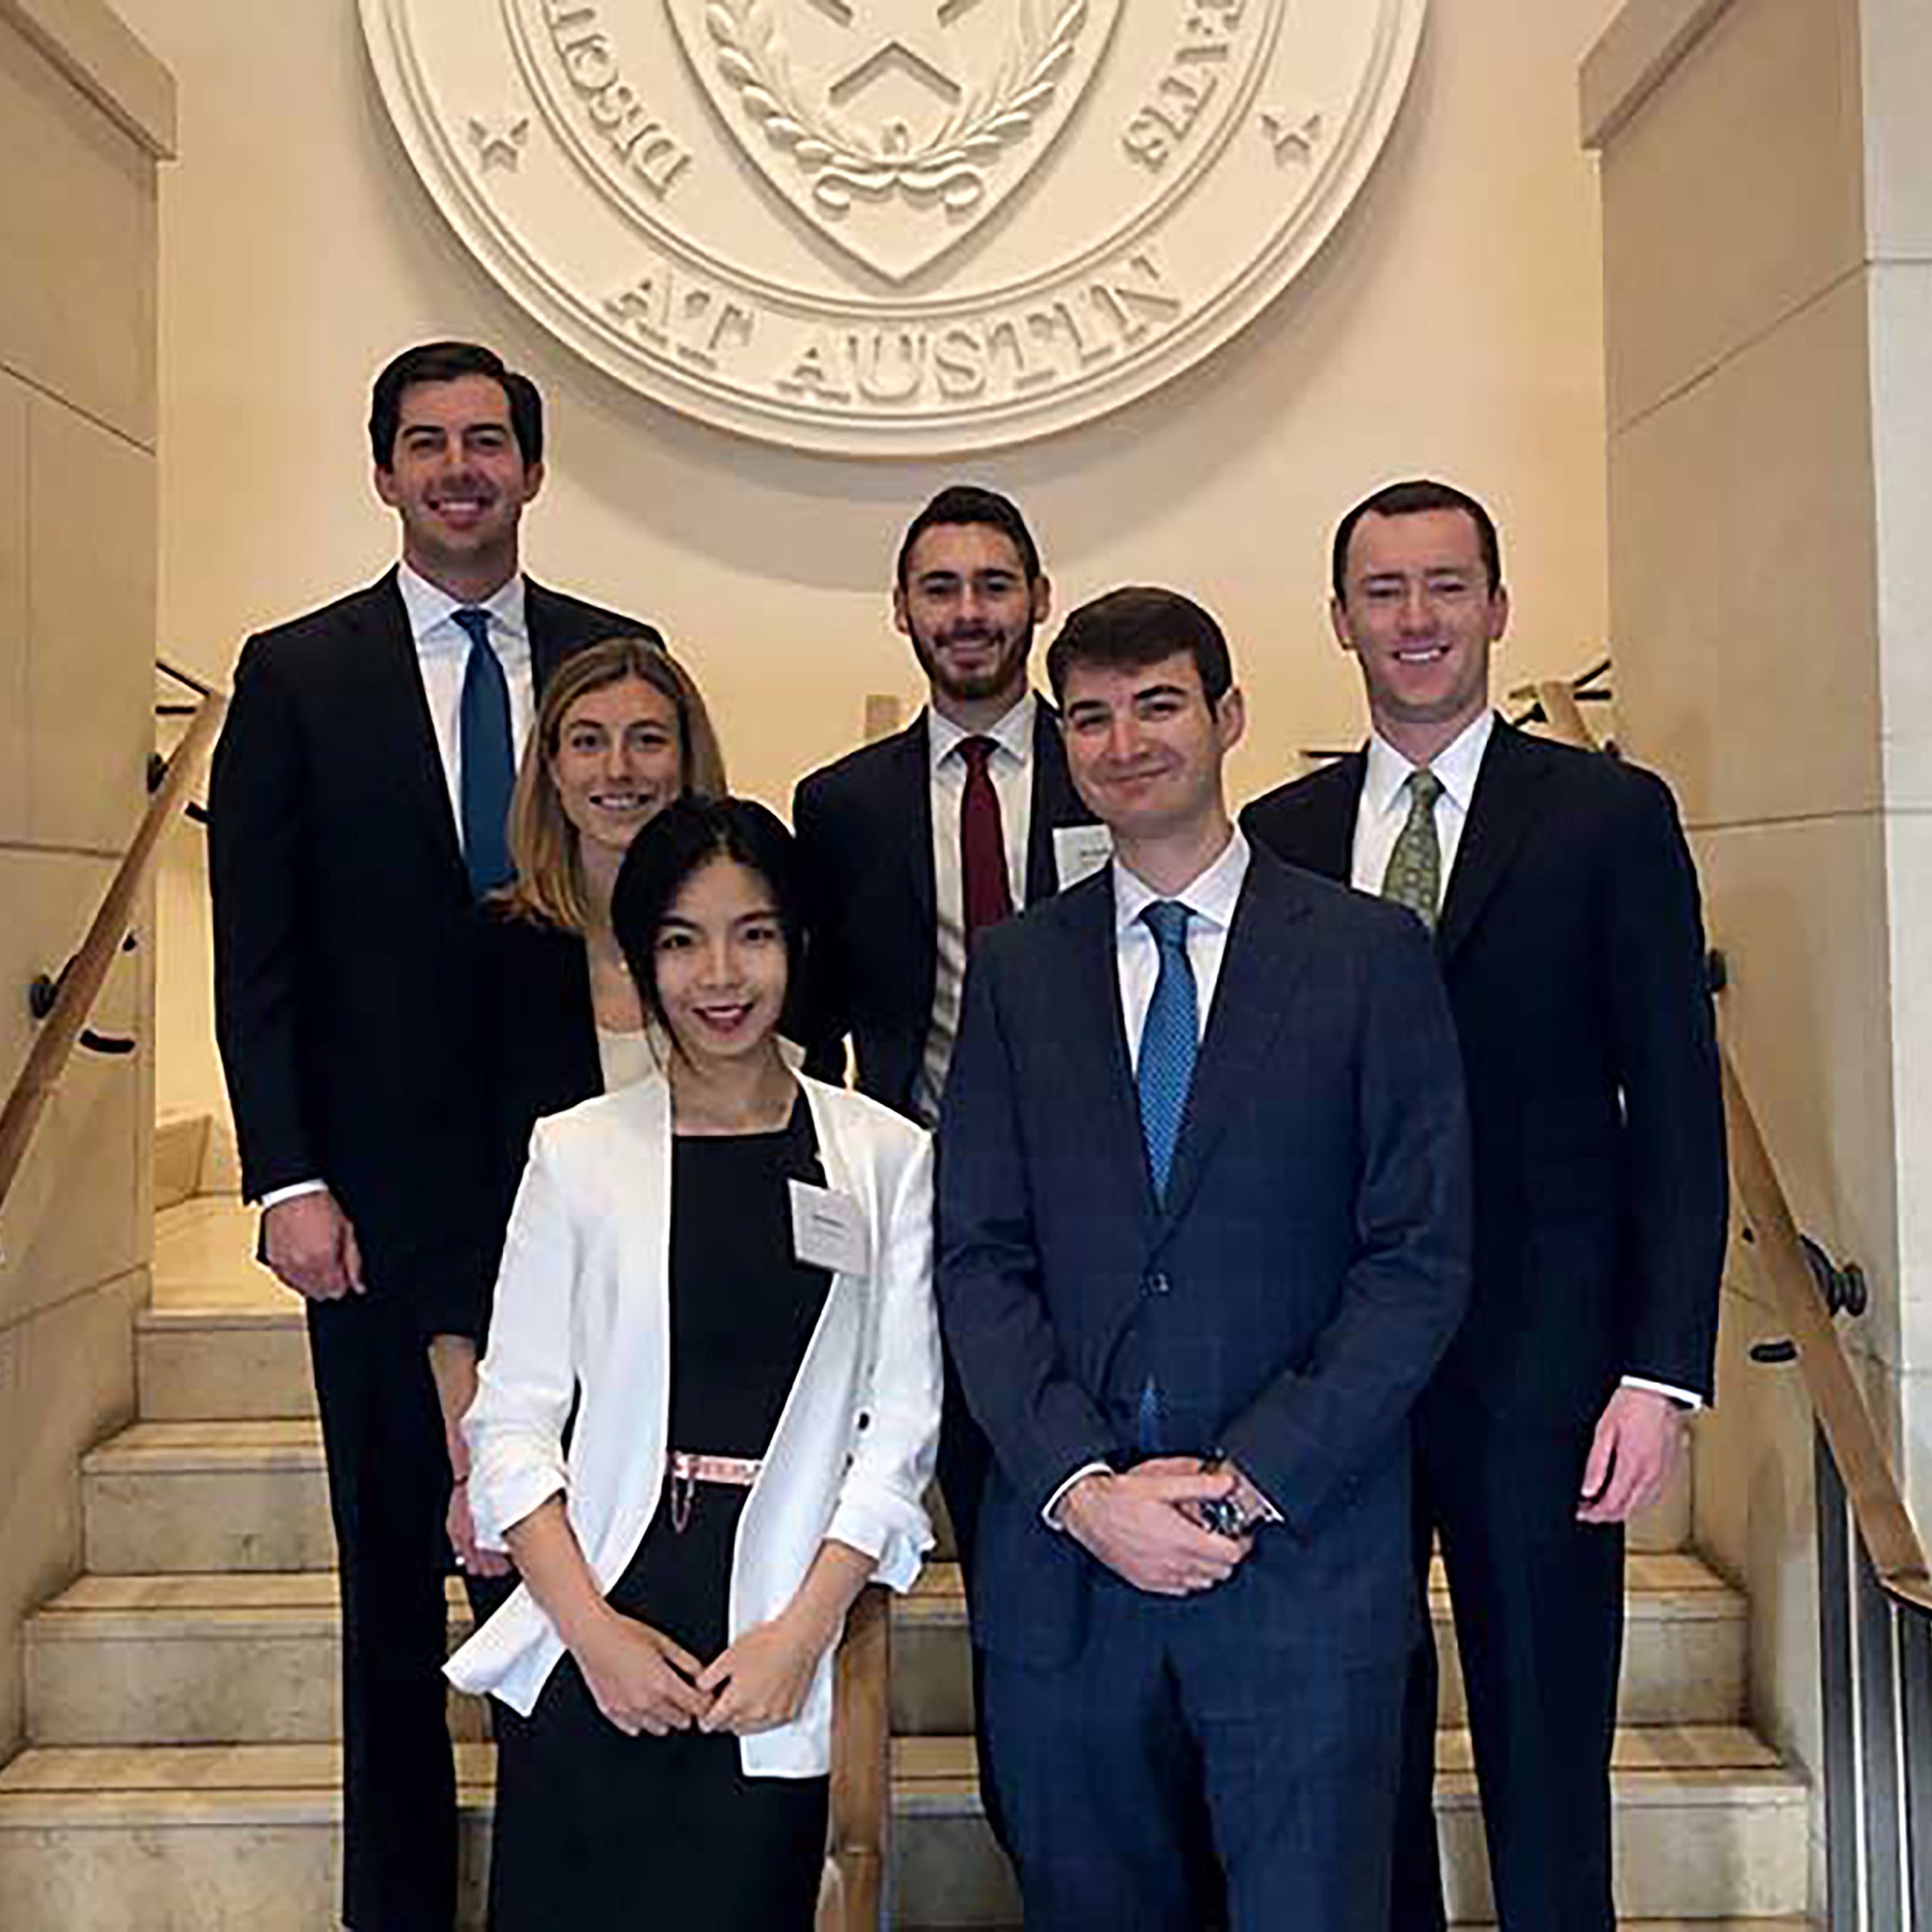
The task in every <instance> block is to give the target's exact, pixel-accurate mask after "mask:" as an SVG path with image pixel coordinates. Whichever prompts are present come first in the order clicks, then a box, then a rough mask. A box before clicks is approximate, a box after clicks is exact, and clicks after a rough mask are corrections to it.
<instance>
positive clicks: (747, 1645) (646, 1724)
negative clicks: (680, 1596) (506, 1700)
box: [576, 1611, 831, 1737]
mask: <svg viewBox="0 0 1932 1932" xmlns="http://www.w3.org/2000/svg"><path fill="white" fill-rule="evenodd" d="M830 1641H831V1633H828V1632H827V1633H819V1632H815V1631H813V1630H811V1629H807V1628H806V1627H805V1626H804V1624H803V1622H802V1621H801V1620H798V1619H795V1618H794V1617H791V1616H777V1617H774V1619H773V1620H771V1621H770V1623H767V1624H754V1625H753V1627H752V1628H751V1629H749V1630H747V1631H746V1632H745V1633H744V1635H743V1636H742V1637H740V1638H739V1639H738V1640H737V1642H736V1643H734V1644H732V1645H729V1647H728V1648H727V1649H725V1650H724V1651H723V1652H721V1653H720V1654H719V1655H718V1656H717V1657H714V1658H712V1661H711V1662H709V1663H708V1664H704V1663H700V1662H699V1661H698V1659H697V1658H696V1657H693V1656H692V1655H691V1653H690V1652H689V1651H688V1650H686V1649H683V1646H682V1645H679V1644H677V1643H675V1642H674V1641H672V1640H671V1638H670V1637H667V1636H666V1635H665V1634H664V1633H663V1631H661V1630H654V1629H652V1628H651V1627H650V1624H641V1623H639V1622H638V1621H637V1620H635V1619H634V1618H631V1617H627V1616H621V1615H619V1614H618V1613H617V1612H615V1611H613V1612H610V1613H609V1616H608V1617H607V1618H605V1619H604V1620H601V1622H600V1624H599V1625H598V1628H597V1633H596V1634H595V1635H594V1636H593V1637H592V1638H591V1639H590V1640H589V1641H586V1642H585V1643H584V1644H583V1645H580V1647H579V1649H577V1651H576V1659H577V1666H578V1668H579V1669H580V1670H582V1671H583V1673H584V1682H585V1683H586V1684H587V1685H588V1686H589V1688H590V1694H591V1695H592V1697H593V1698H594V1699H596V1700H597V1708H598V1709H599V1710H600V1711H602V1712H603V1713H604V1715H605V1716H606V1717H607V1718H609V1720H610V1721H611V1723H613V1724H615V1725H616V1726H617V1728H618V1729H619V1730H620V1731H621V1732H624V1734H625V1736H628V1737H635V1736H638V1734H639V1733H640V1732H647V1733H648V1734H649V1735H650V1736H652V1737H664V1736H669V1734H670V1733H671V1732H673V1731H689V1730H691V1729H692V1728H696V1729H697V1730H700V1731H704V1732H729V1734H730V1735H731V1736H734V1737H748V1736H751V1735H752V1734H753V1732H759V1731H770V1730H772V1729H774V1728H776V1727H777V1726H778V1725H780V1724H790V1723H791V1720H792V1719H794V1718H795V1717H796V1716H797V1715H798V1714H799V1707H800V1706H801V1705H803V1703H804V1702H805V1694H806V1692H807V1690H809V1689H810V1687H811V1676H812V1673H813V1671H814V1670H816V1669H817V1668H818V1663H819V1658H820V1657H822V1656H823V1655H824V1653H825V1649H826V1647H827V1645H828V1644H829V1643H830Z"/></svg>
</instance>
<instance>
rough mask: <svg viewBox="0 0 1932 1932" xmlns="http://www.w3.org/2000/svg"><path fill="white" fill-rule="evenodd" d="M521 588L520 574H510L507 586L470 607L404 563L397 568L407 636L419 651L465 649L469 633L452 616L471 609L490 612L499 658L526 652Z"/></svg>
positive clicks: (527, 639)
mask: <svg viewBox="0 0 1932 1932" xmlns="http://www.w3.org/2000/svg"><path fill="white" fill-rule="evenodd" d="M396 588H397V589H398V591H400V592H402V595H403V609H404V610H405V611H407V613H409V634H410V635H411V637H412V638H415V644H416V649H417V650H418V651H419V652H421V651H431V650H456V648H458V647H459V646H460V647H461V648H462V649H464V650H468V649H469V633H468V632H467V631H465V630H464V629H463V627H462V625H460V624H458V623H457V622H456V620H455V618H454V617H453V616H452V613H453V612H456V611H459V610H469V609H481V610H486V611H488V612H489V634H490V642H492V643H493V645H494V646H496V648H497V654H498V655H500V656H502V655H510V656H514V655H515V654H517V653H518V650H527V649H528V647H529V644H530V628H529V625H528V622H527V621H526V617H525V616H524V608H523V588H524V587H523V573H522V571H520V570H519V571H515V572H512V573H511V575H510V581H509V582H508V583H506V584H504V585H503V586H502V588H500V589H498V590H497V591H496V592H494V593H493V594H492V595H491V596H489V597H485V598H484V599H483V601H482V602H481V604H480V605H471V604H469V603H467V602H465V601H464V599H462V598H461V597H452V596H451V595H450V594H449V592H448V591H446V590H444V588H442V587H441V586H440V585H439V584H432V583H431V582H430V580H429V579H428V578H427V577H426V576H423V573H422V572H420V571H418V570H415V569H413V568H411V566H410V565H409V564H407V562H404V563H400V564H397V566H396Z"/></svg>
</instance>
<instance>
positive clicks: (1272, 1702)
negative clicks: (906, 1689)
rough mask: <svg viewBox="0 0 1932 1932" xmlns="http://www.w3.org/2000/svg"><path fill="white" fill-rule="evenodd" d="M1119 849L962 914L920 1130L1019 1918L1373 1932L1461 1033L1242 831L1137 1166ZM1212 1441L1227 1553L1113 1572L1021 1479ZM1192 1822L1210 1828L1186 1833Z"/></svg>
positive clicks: (1454, 1135) (1340, 915) (1059, 1478)
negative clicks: (1138, 1427)
mask: <svg viewBox="0 0 1932 1932" xmlns="http://www.w3.org/2000/svg"><path fill="white" fill-rule="evenodd" d="M1116 950H1117V948H1116V937H1115V929H1114V900H1113V875H1112V872H1111V870H1109V871H1107V872H1104V873H1100V874H1099V875H1098V876H1097V877H1095V878H1093V879H1091V880H1089V881H1086V882H1084V883H1083V884H1082V885H1080V886H1077V887H1075V888H1074V889H1073V890H1071V891H1069V892H1067V893H1064V894H1061V895H1060V896H1059V898H1055V899H1053V900H1050V901H1048V902H1047V903H1046V904H1044V905H1042V906H1038V907H1037V908H1034V909H1033V910H1030V911H1029V912H1027V913H1026V914H1025V915H1024V916H1023V917H1022V918H1021V919H1018V921H1016V922H1014V923H1013V924H1011V925H1009V926H1007V927H1002V928H1001V929H1000V930H999V931H996V932H993V933H992V934H990V935H988V936H987V937H986V939H985V940H984V941H983V942H982V944H981V946H980V950H979V952H977V954H976V956H975V959H974V962H973V966H972V972H970V974H969V975H968V985H967V997H966V1009H965V1014H964V1022H963V1025H962V1029H961V1033H960V1042H959V1045H958V1047H957V1050H956V1053H955V1055H954V1059H953V1067H952V1080H951V1083H950V1084H949V1087H948V1089H947V1100H946V1108H945V1112H944V1115H943V1120H942V1125H941V1132H940V1135H939V1298H940V1307H941V1312H942V1316H943V1321H944V1324H945V1327H946V1331H947V1340H948V1342H949V1343H950V1344H951V1348H952V1356H953V1359H954V1360H955V1362H956V1364H957V1366H958V1369H959V1373H960V1379H961V1381H962V1384H963V1386H964V1391H965V1394H966V1397H967V1400H968V1403H969V1404H970V1405H971V1406H972V1410H973V1413H974V1414H975V1415H976V1418H977V1419H978V1421H979V1422H980V1425H981V1426H982V1427H983V1428H984V1429H985V1432H986V1434H987V1435H988V1437H989V1439H990V1441H991V1443H992V1445H993V1455H994V1467H993V1472H992V1473H991V1475H990V1476H989V1481H988V1485H987V1490H986V1495H985V1502H984V1505H983V1506H982V1509H981V1513H980V1541H979V1551H978V1561H977V1563H976V1567H975V1571H974V1574H973V1576H972V1579H971V1587H972V1612H973V1633H974V1641H975V1642H976V1644H978V1645H980V1646H982V1647H983V1649H984V1651H985V1680H986V1693H987V1700H988V1706H987V1710H986V1712H985V1720H986V1724H987V1728H988V1731H989V1737H990V1740H991V1742H992V1744H993V1761H994V1765H995V1774H996V1778H997V1796H998V1800H999V1804H1000V1808H1001V1811H1002V1813H1003V1814H1004V1816H1005V1825H1006V1830H1007V1835H1008V1840H1009V1848H1010V1849H1011V1850H1012V1851H1013V1855H1014V1857H1015V1860H1016V1863H1017V1864H1018V1868H1019V1871H1020V1876H1021V1881H1022V1889H1023V1891H1024V1893H1025V1895H1026V1910H1027V1924H1028V1927H1029V1932H1055V1929H1056V1928H1071V1927H1076V1926H1077V1927H1087V1926H1102V1925H1104V1926H1108V1927H1109V1928H1110V1929H1111V1928H1114V1927H1128V1926H1146V1927H1149V1928H1159V1929H1160V1932H1167V1929H1168V1928H1172V1929H1173V1932H1181V1929H1182V1928H1184V1927H1192V1926H1197V1925H1199V1923H1200V1922H1201V1921H1202V1918H1203V1914H1204V1913H1207V1912H1208V1911H1211V1910H1212V1909H1213V1905H1212V1894H1211V1893H1209V1892H1208V1891H1207V1890H1206V1889H1203V1887H1202V1885H1201V1884H1200V1876H1199V1875H1200V1872H1201V1868H1202V1863H1203V1856H1211V1857H1212V1860H1213V1861H1214V1862H1215V1863H1216V1864H1219V1865H1220V1868H1221V1869H1222V1871H1223V1872H1224V1874H1225V1879H1226V1885H1227V1892H1228V1898H1227V1904H1228V1912H1229V1914H1230V1918H1231V1920H1232V1925H1233V1926H1235V1927H1236V1929H1237V1932H1249V1929H1250V1928H1255V1929H1258V1928H1261V1927H1263V1926H1266V1927H1270V1928H1272V1927H1277V1926H1287V1925H1293V1926H1295V1927H1296V1928H1297V1932H1353V1929H1354V1928H1356V1927H1361V1928H1364V1929H1367V1928H1371V1927H1373V1928H1374V1932H1381V1924H1382V1922H1383V1921H1384V1920H1385V1916H1386V1910H1387V1905H1386V1889H1387V1882H1388V1845H1389V1836H1388V1834H1389V1831H1390V1829H1391V1827H1392V1822H1393V1802H1394V1790H1395V1784H1396V1775H1397V1758H1398V1743H1399V1740H1398V1733H1399V1719H1400V1704H1401V1677H1402V1664H1403V1662H1404V1661H1405V1660H1406V1657H1407V1655H1408V1653H1409V1651H1410V1646H1411V1645H1412V1642H1413V1640H1414V1636H1415V1626H1416V1604H1415V1597H1414V1591H1413V1588H1412V1587H1411V1585H1410V1569H1409V1561H1410V1559H1409V1536H1410V1487H1409V1480H1410V1472H1409V1434H1408V1417H1409V1410H1410V1406H1411V1405H1412V1404H1413V1402H1414V1400H1415V1398H1416V1396H1417V1394H1418V1391H1419V1390H1420V1389H1421V1388H1422V1385H1423V1384H1424V1382H1425V1381H1426V1379H1427V1377H1428V1376H1429V1374H1430V1371H1431V1369H1433V1368H1434V1366H1435V1363H1436V1361H1437V1359H1438V1358H1439V1356H1440V1355H1441V1353H1442V1352H1443V1348H1445V1347H1446V1346H1447V1344H1448V1341H1449V1340H1450V1337H1451V1335H1452V1333H1453V1332H1454V1330H1455V1326H1456V1323H1457V1321H1458V1320H1459V1318H1460V1315H1461V1313H1462V1310H1463V1301H1464V1298H1465V1294H1466V1293H1467V1288H1468V1236H1469V1203H1468V1190H1469V1160H1468V1134H1467V1129H1466V1125H1465V1121H1464V1117H1463V1096H1462V1083H1461V1074H1460V1068H1459V1060H1458V1057H1457V1052H1456V1046H1455V1034H1454V1030H1453V1027H1452V1025H1451V1020H1450V1017H1449V1013H1448V1009H1447V1005H1446V1002H1445V1001H1444V999H1443V993H1442V988H1441V985H1440V981H1439V978H1438V976H1437V974H1436V972H1435V968H1434V965H1433V963H1432V961H1431V960H1430V954H1429V949H1428V947H1427V944H1426V941H1425V939H1424V938H1423V936H1422V931H1421V928H1420V927H1418V926H1417V925H1415V924H1414V922H1413V921H1412V920H1410V918H1409V917H1408V915H1407V914H1402V913H1398V912H1396V911H1394V910H1392V909H1390V908H1389V907H1387V906H1382V905H1380V904H1377V903H1376V902H1373V901H1369V900H1366V899H1364V898H1359V897H1357V896H1356V895H1354V894H1349V893H1348V892H1345V891H1342V890H1338V889H1337V888H1335V886H1331V885H1328V884H1326V883H1324V882H1323V881H1319V880H1317V879H1315V878H1313V877H1309V876H1308V875H1307V874H1304V873H1298V872H1295V871H1293V870H1291V869H1289V868H1287V867H1285V866H1282V865H1280V864H1278V862H1276V861H1274V860H1272V859H1271V858H1269V857H1268V856H1267V855H1266V854H1265V853H1262V852H1258V851H1257V852H1256V853H1255V854H1254V855H1253V860H1252V862H1251V865H1250V867H1249V873H1248V876H1247V878H1246V881H1245V884H1244V886H1243V887H1242V890H1241V898H1240V901H1239V903H1238V906H1237V909H1236V914H1235V917H1234V921H1233V924H1232V928H1231V930H1230V931H1229V933H1228V939H1227V947H1226V952H1225V954H1224V958H1223V962H1222V965H1221V969H1220V978H1219V981H1218V984H1217V985H1216V989H1215V992H1214V995H1213V1000H1212V1005H1211V1007H1210V1009H1209V1010H1208V1018H1207V1026H1206V1030H1205V1033H1204V1034H1203V1039H1202V1042H1201V1050H1200V1055H1199V1062H1198V1063H1197V1065H1196V1067H1195V1075H1194V1080H1193V1086H1192V1090H1191V1098H1190V1100H1189V1104H1188V1109H1187V1116H1186V1118H1185V1120H1184V1121H1183V1126H1182V1130H1181V1137H1180V1142H1179V1147H1178V1150H1177V1151H1176V1153H1175V1156H1174V1167H1173V1170H1172V1173H1171V1174H1170V1179H1169V1182H1168V1186H1167V1187H1166V1191H1165V1195H1164V1196H1163V1197H1162V1199H1160V1200H1158V1201H1157V1199H1156V1197H1155V1194H1154V1187H1153V1184H1152V1182H1151V1180H1150V1176H1149V1173H1148V1169H1147V1162H1146V1154H1145V1152H1144V1150H1143V1146H1142V1142H1141V1129H1140V1117H1139V1111H1138V1105H1137V1099H1136V1095H1135V1088H1134V1084H1133V1072H1132V1069H1131V1067H1130V1066H1129V1056H1128V1049H1127V1042H1126V1036H1125V1029H1124V1026H1123V1023H1122V1019H1121V999H1120V992H1119V981H1118V976H1117V960H1116ZM1149 1377H1153V1378H1154V1379H1155V1380H1157V1381H1158V1384H1159V1385H1160V1388H1161V1389H1162V1393H1163V1396H1164V1397H1165V1409H1164V1416H1165V1420H1164V1430H1165V1440H1164V1442H1163V1443H1162V1447H1163V1448H1164V1449H1165V1450H1166V1452H1168V1453H1170V1454H1177V1455H1182V1454H1195V1453H1205V1452H1207V1451H1211V1450H1216V1449H1219V1450H1222V1451H1225V1452H1226V1454H1227V1455H1228V1456H1230V1457H1231V1458H1232V1459H1233V1460H1234V1461H1235V1462H1236V1463H1239V1465H1240V1466H1241V1468H1242V1469H1244V1470H1245V1472H1246V1473H1247V1474H1248V1475H1249V1477H1250V1478H1251V1479H1252V1480H1253V1481H1254V1483H1255V1484H1257V1486H1258V1487H1259V1488H1261V1491H1262V1492H1263V1493H1264V1494H1265V1495H1266V1496H1268V1497H1269V1499H1270V1500H1271V1501H1273V1502H1274V1504H1275V1505H1277V1507H1278V1509H1280V1510H1281V1512H1282V1515H1283V1517H1285V1518H1286V1521H1285V1522H1284V1523H1283V1524H1282V1525H1277V1526H1270V1527H1269V1528H1267V1529H1265V1530H1262V1531H1261V1533H1260V1534H1259V1536H1258V1537H1257V1541H1256V1544H1255V1548H1254V1551H1253V1554H1252V1555H1251V1556H1250V1557H1249V1559H1248V1560H1247V1562H1246V1563H1244V1564H1243V1565H1242V1566H1241V1568H1240V1569H1239V1570H1238V1571H1236V1575H1235V1576H1234V1578H1233V1579H1232V1580H1231V1581H1230V1582H1229V1583H1226V1584H1224V1585H1223V1586H1221V1587H1219V1588H1217V1589H1215V1590H1212V1591H1208V1592H1207V1593H1205V1594H1204V1595H1202V1596H1195V1597H1189V1598H1185V1599H1174V1600H1170V1599H1166V1598H1162V1597H1157V1596H1150V1595H1146V1594H1143V1593H1141V1592H1140V1591H1136V1590H1134V1589H1133V1588H1132V1587H1130V1586H1129V1585H1128V1584H1126V1583H1125V1582H1124V1581H1122V1580H1121V1579H1119V1578H1117V1577H1116V1576H1115V1575H1113V1573H1112V1572H1111V1571H1108V1570H1107V1569H1105V1567H1104V1566H1102V1565H1100V1563H1096V1561H1095V1560H1094V1559H1093V1558H1091V1557H1090V1556H1088V1554H1087V1553H1086V1552H1085V1551H1084V1550H1083V1549H1082V1548H1081V1547H1080V1546H1079V1545H1078V1544H1077V1543H1076V1542H1074V1541H1073V1539H1072V1538H1070V1537H1068V1536H1066V1535H1064V1534H1062V1533H1060V1532H1059V1531H1058V1530H1055V1529H1053V1528H1051V1527H1050V1526H1049V1525H1047V1522H1046V1521H1044V1520H1043V1517H1042V1511H1043V1509H1044V1508H1045V1505H1047V1502H1048V1501H1049V1499H1050V1498H1051V1497H1052V1496H1053V1495H1054V1494H1055V1492H1056V1491H1057V1490H1058V1489H1059V1487H1060V1486H1061V1485H1062V1484H1063V1483H1064V1482H1065V1480H1066V1479H1067V1477H1068V1476H1070V1475H1071V1474H1072V1473H1073V1472H1075V1470H1076V1469H1078V1468H1080V1467H1081V1466H1082V1465H1083V1464H1085V1463H1092V1462H1105V1463H1111V1464H1113V1465H1114V1466H1116V1467H1125V1466H1127V1465H1129V1463H1131V1462H1132V1461H1133V1459H1134V1454H1133V1443H1134V1440H1135V1427H1134V1410H1135V1402H1136V1397H1137V1393H1138V1391H1139V1390H1140V1389H1141V1386H1142V1385H1143V1383H1144V1381H1146V1379H1148V1378H1149ZM1210 1848H1211V1849H1210Z"/></svg>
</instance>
